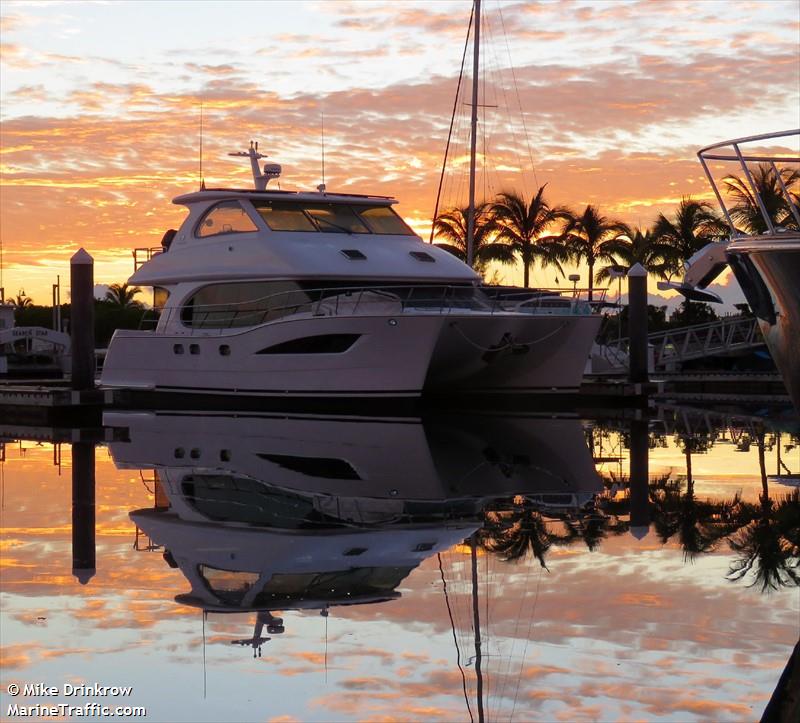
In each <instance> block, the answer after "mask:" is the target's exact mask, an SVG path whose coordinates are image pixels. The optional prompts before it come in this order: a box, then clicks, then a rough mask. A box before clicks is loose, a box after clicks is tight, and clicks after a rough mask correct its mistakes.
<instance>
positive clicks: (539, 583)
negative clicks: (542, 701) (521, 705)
mask: <svg viewBox="0 0 800 723" xmlns="http://www.w3.org/2000/svg"><path fill="white" fill-rule="evenodd" d="M531 557H532V559H531V561H530V562H529V563H528V564H530V565H532V564H533V561H534V560H535V559H536V557H535V556H534V555H532V556H531ZM542 571H543V568H541V567H540V568H539V577H538V579H537V582H536V595H535V596H534V598H533V608H532V610H531V619H530V622H529V623H528V630H527V632H526V633H525V647H524V648H523V649H522V664H521V665H520V675H519V677H518V678H517V687H516V690H515V691H514V705H513V706H512V708H511V716H510V717H509V719H508V723H512V721H513V720H514V712H515V711H516V710H517V696H518V695H519V685H520V683H521V682H522V665H524V664H525V655H526V653H527V652H528V643H529V642H530V639H531V630H532V629H533V623H534V620H535V616H536V604H537V603H538V602H539V589H540V588H541V586H542Z"/></svg>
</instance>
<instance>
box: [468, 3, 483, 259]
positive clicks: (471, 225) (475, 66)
mask: <svg viewBox="0 0 800 723" xmlns="http://www.w3.org/2000/svg"><path fill="white" fill-rule="evenodd" d="M480 47H481V0H475V38H474V46H473V50H472V116H471V119H470V140H469V211H468V212H467V265H468V266H472V261H473V257H474V254H475V249H474V246H475V149H476V146H477V142H478V133H477V129H478V70H479V64H480Z"/></svg>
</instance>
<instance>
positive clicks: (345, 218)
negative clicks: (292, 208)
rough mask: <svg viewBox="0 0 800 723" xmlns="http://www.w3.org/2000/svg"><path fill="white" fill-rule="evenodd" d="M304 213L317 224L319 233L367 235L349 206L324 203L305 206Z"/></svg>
mask: <svg viewBox="0 0 800 723" xmlns="http://www.w3.org/2000/svg"><path fill="white" fill-rule="evenodd" d="M306 211H308V214H309V216H311V218H313V219H314V220H315V221H316V222H317V225H318V226H319V227H320V231H333V232H338V233H369V229H368V228H367V227H366V226H365V225H364V223H363V222H362V221H361V220H359V218H358V216H356V214H355V213H354V212H353V210H352V209H351V208H350V207H349V206H342V205H340V204H335V203H325V204H320V205H318V206H306Z"/></svg>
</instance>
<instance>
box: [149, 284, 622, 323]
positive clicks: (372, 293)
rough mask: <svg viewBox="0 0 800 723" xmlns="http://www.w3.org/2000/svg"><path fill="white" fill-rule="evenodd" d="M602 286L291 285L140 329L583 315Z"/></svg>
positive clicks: (176, 311) (177, 311) (599, 299)
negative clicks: (301, 319)
mask: <svg viewBox="0 0 800 723" xmlns="http://www.w3.org/2000/svg"><path fill="white" fill-rule="evenodd" d="M606 292H607V289H605V288H601V289H593V290H592V292H591V295H592V300H591V301H589V298H588V297H589V294H590V291H589V289H578V288H575V289H567V290H565V289H563V288H562V289H543V288H537V289H530V290H527V291H513V292H504V293H502V294H496V295H495V296H494V297H492V296H490V295H488V294H486V293H484V292H483V291H482V290H481V289H476V288H475V287H471V286H451V285H402V284H401V285H396V284H395V285H385V286H384V285H369V286H356V287H325V288H318V289H291V290H286V291H281V292H277V293H275V294H270V295H268V296H264V297H261V298H257V299H251V300H247V301H241V302H236V303H220V304H204V305H185V306H181V307H170V308H166V309H163V310H161V312H160V313H158V312H157V314H158V316H156V317H155V318H154V317H152V316H150V317H149V318H147V317H143V319H142V323H141V324H140V327H139V328H140V329H148V328H155V326H156V325H157V324H159V323H161V324H162V326H163V325H165V324H166V325H169V324H171V323H172V322H174V321H176V320H178V321H180V323H181V325H182V326H183V327H184V328H185V329H187V330H191V331H194V330H202V331H204V332H208V331H211V330H216V331H220V332H222V331H224V330H226V329H232V328H244V327H253V326H258V325H260V324H264V323H267V322H269V321H275V320H277V319H281V318H285V317H289V316H294V315H298V314H307V315H309V316H319V317H322V316H356V315H381V314H385V315H387V316H392V315H400V314H404V313H416V314H453V313H464V312H467V313H475V312H477V313H484V314H507V313H513V312H516V313H524V314H535V315H541V314H557V315H586V314H590V313H593V312H594V310H595V309H596V308H598V307H602V306H604V305H606V303H605V298H606Z"/></svg>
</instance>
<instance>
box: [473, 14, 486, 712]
mask: <svg viewBox="0 0 800 723" xmlns="http://www.w3.org/2000/svg"><path fill="white" fill-rule="evenodd" d="M478 2H480V0H478ZM470 553H471V559H472V625H473V627H474V629H475V677H476V678H477V681H478V690H477V698H478V723H484V721H485V718H484V717H483V673H482V672H481V616H480V611H479V610H478V533H477V532H476V533H473V535H472V537H471V538H470Z"/></svg>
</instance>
